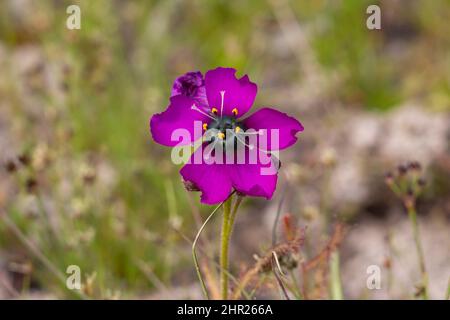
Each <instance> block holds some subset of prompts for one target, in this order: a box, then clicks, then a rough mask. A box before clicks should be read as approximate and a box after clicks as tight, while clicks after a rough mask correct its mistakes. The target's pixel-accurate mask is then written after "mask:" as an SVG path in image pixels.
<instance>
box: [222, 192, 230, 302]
mask: <svg viewBox="0 0 450 320" xmlns="http://www.w3.org/2000/svg"><path fill="white" fill-rule="evenodd" d="M231 201H232V197H230V198H229V199H228V200H226V201H225V203H224V204H223V222H222V235H221V238H220V292H221V296H222V299H223V300H226V299H227V298H228V274H227V272H226V271H227V270H228V247H229V242H230V222H232V219H231Z"/></svg>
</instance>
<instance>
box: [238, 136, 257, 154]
mask: <svg viewBox="0 0 450 320" xmlns="http://www.w3.org/2000/svg"><path fill="white" fill-rule="evenodd" d="M234 136H235V137H236V139H237V140H238V141H239V142H240V143H242V144H243V145H244V146H246V147H248V148H249V149H250V150H253V149H254V148H255V146H254V145H252V144H248V143H246V142H245V141H244V140H242V139H241V138H239V136H238V135H237V134H234Z"/></svg>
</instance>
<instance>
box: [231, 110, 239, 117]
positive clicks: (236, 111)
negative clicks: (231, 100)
mask: <svg viewBox="0 0 450 320" xmlns="http://www.w3.org/2000/svg"><path fill="white" fill-rule="evenodd" d="M231 112H232V113H233V114H234V115H235V116H237V115H238V109H237V108H234V109H233V110H231Z"/></svg>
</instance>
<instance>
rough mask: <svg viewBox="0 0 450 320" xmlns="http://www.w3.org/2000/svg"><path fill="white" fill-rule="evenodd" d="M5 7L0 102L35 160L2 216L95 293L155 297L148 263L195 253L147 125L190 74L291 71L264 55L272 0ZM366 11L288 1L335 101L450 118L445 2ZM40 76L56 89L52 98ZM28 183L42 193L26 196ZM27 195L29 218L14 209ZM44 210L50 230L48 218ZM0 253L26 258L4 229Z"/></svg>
mask: <svg viewBox="0 0 450 320" xmlns="http://www.w3.org/2000/svg"><path fill="white" fill-rule="evenodd" d="M3 2H4V3H2V6H1V8H0V46H1V48H2V50H4V52H5V53H6V55H5V56H6V58H5V59H6V60H5V61H6V62H4V65H3V66H2V75H1V76H0V77H2V80H1V82H0V97H1V100H2V101H3V103H4V104H2V108H4V106H7V107H8V108H9V113H8V114H9V115H10V116H11V117H12V119H11V121H10V120H8V122H10V123H11V127H12V128H13V129H12V130H11V132H12V133H13V134H14V136H13V137H11V139H13V141H14V146H15V150H16V151H17V153H18V154H22V153H23V154H24V155H27V156H29V157H30V158H31V164H30V165H25V166H23V168H20V169H19V170H18V171H17V172H15V173H14V174H13V177H11V176H10V178H9V179H11V180H12V181H13V187H12V188H13V190H15V191H14V193H15V194H14V197H13V198H12V200H10V201H9V202H8V206H7V209H8V213H9V215H10V216H11V218H12V219H13V220H14V221H15V223H16V224H17V225H18V226H19V228H20V229H21V230H23V232H24V233H25V234H26V235H27V236H28V237H30V238H31V239H33V240H34V241H36V243H37V244H38V246H39V248H40V250H42V252H43V253H44V254H45V256H47V257H48V258H49V260H51V261H52V262H53V263H54V264H55V265H56V266H57V267H58V268H59V269H60V270H65V268H66V266H67V265H70V264H77V265H79V266H80V267H81V270H83V279H84V280H85V279H86V275H87V274H90V273H96V279H95V287H96V289H95V290H97V291H96V293H95V294H96V296H98V297H105V296H107V295H108V292H113V291H114V290H120V292H121V293H122V295H124V296H127V295H135V294H137V293H138V292H144V291H145V290H147V289H148V288H149V287H151V286H152V285H153V284H154V283H153V284H152V283H149V281H148V280H147V278H146V275H145V272H143V270H142V265H141V264H140V262H142V261H143V262H145V263H146V264H148V267H149V268H151V269H152V270H154V271H155V272H156V274H157V275H158V276H159V277H160V278H161V279H163V281H165V282H167V283H170V281H172V280H173V279H174V278H176V277H178V275H177V273H178V272H180V271H182V270H185V268H184V266H183V261H186V263H187V264H190V263H191V262H190V260H189V259H190V258H189V252H188V251H189V250H186V252H179V250H184V249H183V248H188V247H189V246H186V247H184V246H182V245H180V244H183V243H184V242H183V241H184V240H183V239H182V238H181V237H180V235H179V234H177V233H176V232H175V231H174V228H181V229H182V230H184V231H185V232H186V234H188V235H189V237H192V235H193V230H194V228H193V222H191V220H192V219H191V213H190V211H191V209H187V208H190V207H189V205H188V198H187V195H186V192H185V191H184V189H183V186H182V184H181V183H180V182H179V180H180V178H179V176H178V174H177V170H178V168H176V167H174V166H173V165H172V164H171V163H170V161H169V159H170V158H169V156H168V154H169V152H170V151H169V150H168V149H166V148H163V147H160V146H158V145H156V144H155V143H153V142H152V140H151V137H150V135H149V133H148V120H149V117H150V116H151V115H152V114H153V113H155V112H161V111H162V110H163V109H164V108H165V107H166V105H167V102H168V96H169V94H170V87H171V82H172V81H173V79H174V78H175V77H176V76H177V75H179V74H182V73H184V72H187V71H189V70H197V69H198V70H202V71H206V70H208V69H210V68H214V67H216V66H233V67H235V68H236V69H238V70H239V73H240V74H244V73H248V74H250V76H251V78H252V80H254V81H255V82H257V83H265V82H268V81H269V80H266V78H265V75H266V73H267V72H269V73H270V74H273V73H274V72H275V73H276V72H277V69H273V68H277V66H279V65H285V66H289V65H291V64H292V63H293V62H292V61H293V59H294V57H293V56H292V53H286V54H285V53H283V54H281V55H280V57H274V55H273V52H274V51H276V49H277V48H274V47H276V46H277V44H278V43H279V42H276V41H275V40H276V39H277V38H278V37H282V34H281V33H280V31H279V21H277V17H276V15H275V14H274V10H275V9H274V8H276V5H274V3H277V1H275V0H273V1H224V0H221V1H199V0H197V1H127V2H125V1H109V0H96V1H88V0H82V1H50V0H47V1H24V3H25V5H23V6H19V5H14V4H13V3H14V1H3ZM286 3H288V2H286ZM373 3H374V2H373V1H366V0H363V1H359V0H346V1H331V0H330V1H307V0H300V1H291V2H289V3H288V5H289V6H290V8H291V9H292V10H293V12H294V14H295V17H296V19H297V20H298V23H299V24H300V25H301V26H305V28H307V30H308V32H309V34H308V35H309V41H310V43H311V46H312V48H313V50H314V55H315V56H316V58H317V60H318V61H319V63H320V65H321V66H322V67H323V68H324V69H325V70H326V72H327V73H328V74H329V75H330V76H332V75H336V74H338V75H339V76H340V82H339V85H338V87H337V88H336V89H335V92H336V98H337V99H339V100H340V101H341V102H342V104H343V105H348V106H349V107H351V108H367V109H370V110H374V111H384V110H388V109H390V108H393V107H395V106H396V105H398V104H400V103H401V102H402V101H405V100H406V99H411V98H418V99H421V100H422V101H424V102H425V104H426V105H427V106H429V107H430V108H432V109H436V110H448V108H449V105H450V79H449V74H450V69H449V68H450V60H449V55H448V53H449V51H448V49H449V48H450V43H449V41H450V38H449V37H448V34H449V31H450V29H449V26H448V18H449V17H450V6H449V2H448V1H445V0H436V1H425V0H424V1H376V3H378V4H379V5H380V6H381V8H382V19H383V22H382V26H383V29H382V30H381V31H368V30H367V29H366V26H365V19H366V17H367V15H366V13H365V8H366V7H367V6H368V5H369V4H373ZM70 4H79V5H80V7H81V12H82V29H81V30H72V31H70V30H67V29H66V28H65V21H66V18H67V14H66V12H65V11H66V7H67V6H68V5H70ZM278 49H280V50H283V48H278ZM24 50H25V51H26V50H29V51H31V52H35V51H36V50H37V52H38V55H39V57H40V59H41V61H40V62H39V63H38V65H40V66H41V68H43V70H44V71H43V70H41V69H39V68H38V69H36V70H34V71H33V73H32V74H30V73H28V74H25V75H20V74H19V75H17V73H16V71H15V70H16V69H18V67H19V66H18V65H16V64H20V63H21V61H20V59H18V58H17V55H15V54H16V53H17V52H18V51H21V52H23V51H24ZM274 60H276V61H275V63H274ZM19 69H20V68H19ZM268 69H270V70H269V71H268ZM288 69H289V67H288ZM46 72H47V73H46ZM296 72H297V70H296V69H295V68H293V69H292V70H289V71H287V72H286V74H283V75H279V77H280V78H283V79H284V80H283V81H281V83H282V84H283V83H289V81H291V80H290V79H296V77H297V78H298V77H299V78H301V76H302V75H301V74H300V75H299V74H296ZM43 74H46V75H47V76H48V75H50V76H51V77H54V78H55V79H56V80H55V81H56V83H57V84H58V87H57V88H56V91H57V93H55V91H54V90H53V89H49V88H48V87H47V82H48V81H49V80H48V79H47V78H45V77H44V76H43ZM35 78H37V80H36V79H35ZM41 82H42V83H41ZM24 84H25V89H23V87H22V86H24ZM24 95H29V96H28V97H24ZM60 96H62V99H59V98H58V97H60ZM25 98H27V99H28V98H30V99H31V100H32V101H31V102H29V101H28V102H27V101H25V100H27V99H25ZM3 105H4V106H3ZM27 106H28V107H27ZM105 168H106V169H105ZM102 170H103V171H102ZM105 170H106V173H102V172H104V171H105ZM102 174H103V176H105V177H103V176H102ZM102 177H103V178H102ZM30 179H35V180H36V183H37V186H36V187H35V188H32V189H33V190H30V188H29V187H30ZM102 179H106V181H112V182H111V183H110V184H107V183H105V182H104V180H102ZM31 181H33V180H31ZM68 185H69V186H68ZM27 186H28V188H27ZM30 199H32V201H33V203H37V208H38V209H37V211H38V212H37V214H36V215H30V214H28V213H27V212H26V210H25V209H24V206H23V202H26V201H28V200H30ZM30 201H31V200H30ZM201 210H203V211H204V212H207V211H208V208H201ZM52 214H56V215H57V218H56V220H55V221H47V220H48V219H50V220H51V219H52V218H51V217H49V215H52ZM0 246H1V249H2V251H7V252H11V253H14V252H19V253H20V252H22V253H23V255H20V254H19V257H18V258H17V259H19V260H21V259H22V260H23V259H25V260H27V259H28V258H26V257H28V255H27V253H26V251H24V248H20V247H18V244H17V240H16V239H15V236H14V235H13V234H11V233H10V232H9V231H8V230H6V228H5V227H4V226H3V225H2V224H0ZM16 250H17V251H16ZM24 256H25V258H24ZM22 260H21V261H22ZM32 260H33V265H35V268H36V270H34V271H33V281H37V283H31V284H29V285H31V286H32V287H33V286H36V287H45V288H46V289H50V290H59V292H60V293H59V294H60V296H63V297H64V296H68V295H69V294H70V293H68V292H67V290H65V289H64V286H63V285H62V284H61V283H59V282H58V280H57V279H56V278H55V277H54V275H53V274H51V273H49V272H48V271H47V270H46V269H44V268H43V267H42V266H41V265H40V263H39V262H38V261H34V259H32ZM186 263H185V264H184V265H186ZM108 290H112V291H108Z"/></svg>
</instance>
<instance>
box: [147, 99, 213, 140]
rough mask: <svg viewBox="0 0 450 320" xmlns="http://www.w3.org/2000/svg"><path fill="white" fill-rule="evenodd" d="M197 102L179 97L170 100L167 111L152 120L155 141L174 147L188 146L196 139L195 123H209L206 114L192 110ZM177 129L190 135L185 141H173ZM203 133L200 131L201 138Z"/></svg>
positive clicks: (151, 127)
mask: <svg viewBox="0 0 450 320" xmlns="http://www.w3.org/2000/svg"><path fill="white" fill-rule="evenodd" d="M193 104H195V101H193V100H192V99H190V98H188V97H185V96H182V95H178V96H174V97H172V98H170V105H169V106H168V107H167V110H166V111H164V112H162V113H158V114H155V115H153V116H152V118H151V119H150V131H151V133H152V136H153V139H154V140H155V141H156V142H158V143H160V144H162V145H165V146H169V147H173V146H176V145H188V144H190V143H192V142H193V141H194V140H195V139H196V136H195V132H194V122H195V121H201V122H202V123H204V122H206V121H208V117H207V116H205V115H204V114H202V113H200V112H198V111H195V110H192V109H191V107H192V105H193ZM177 129H185V130H187V131H188V132H189V133H190V137H187V138H188V139H186V140H185V141H183V142H181V141H180V140H178V141H177V140H176V141H173V140H172V133H173V132H174V131H175V130H177ZM201 134H202V132H201V129H200V136H201Z"/></svg>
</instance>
